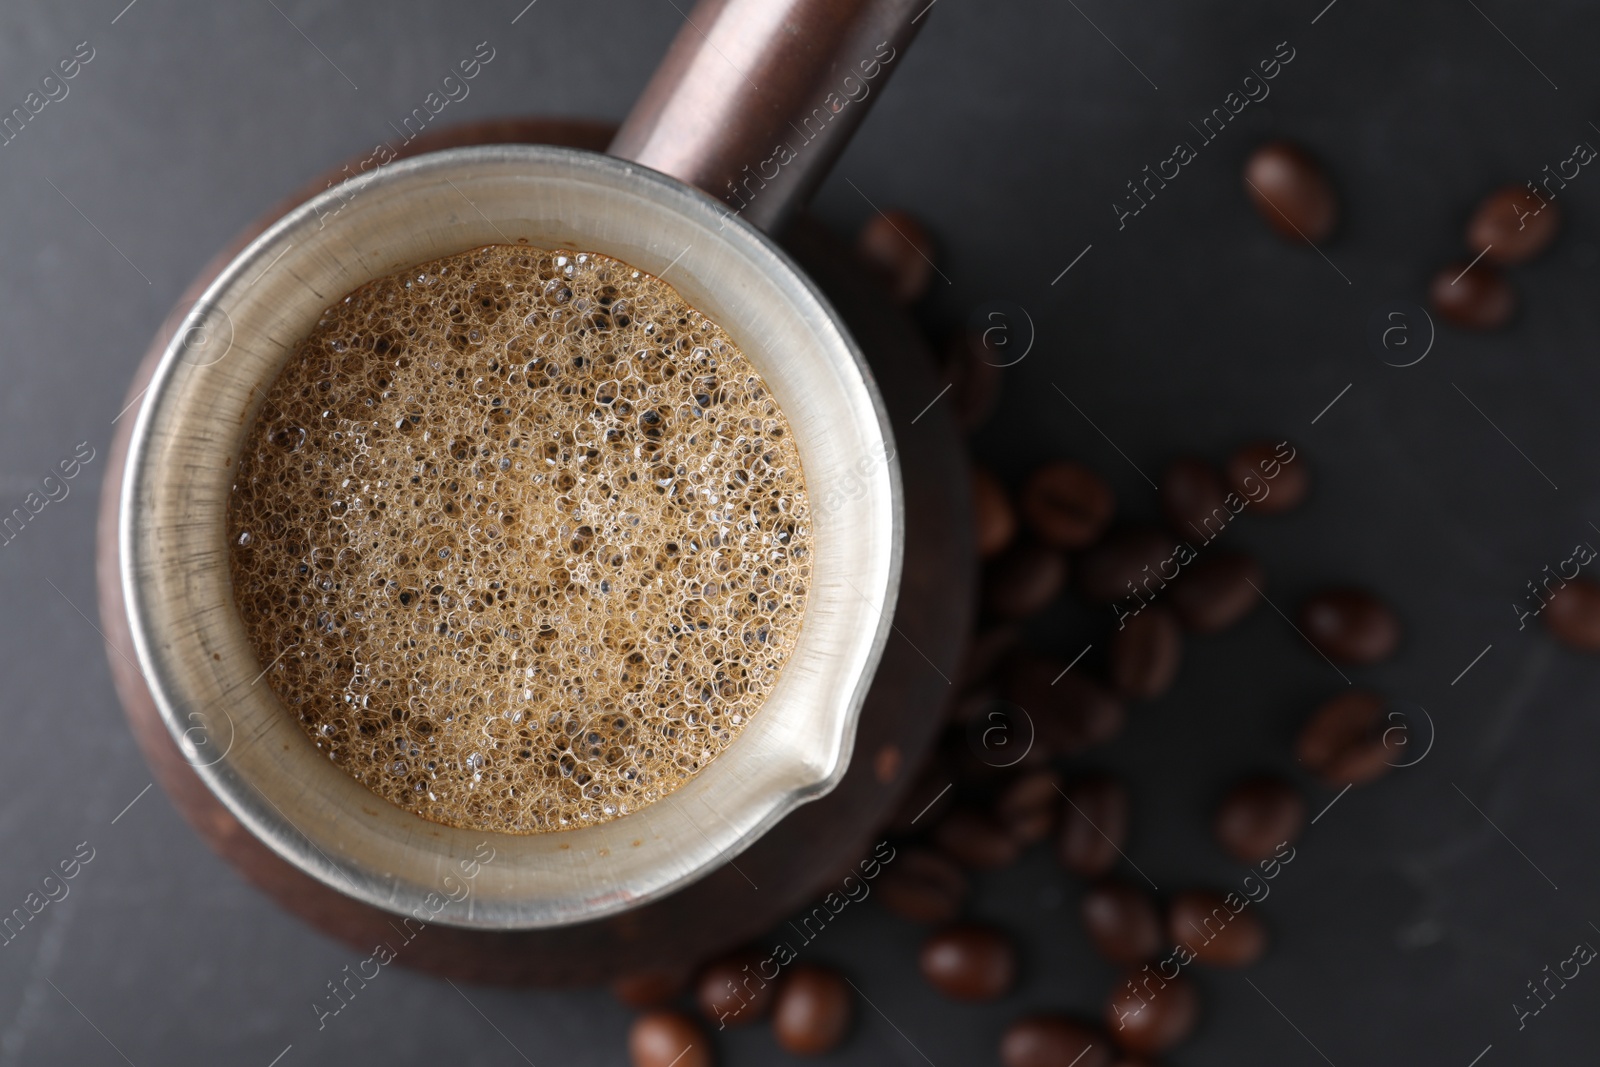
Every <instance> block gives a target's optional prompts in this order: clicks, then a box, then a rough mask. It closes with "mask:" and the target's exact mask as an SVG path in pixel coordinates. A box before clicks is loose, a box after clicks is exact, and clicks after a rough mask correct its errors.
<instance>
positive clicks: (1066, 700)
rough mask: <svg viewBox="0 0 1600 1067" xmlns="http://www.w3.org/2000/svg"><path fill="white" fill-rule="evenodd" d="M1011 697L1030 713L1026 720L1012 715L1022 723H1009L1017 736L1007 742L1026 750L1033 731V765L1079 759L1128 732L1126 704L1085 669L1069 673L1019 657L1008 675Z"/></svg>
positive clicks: (1007, 690)
mask: <svg viewBox="0 0 1600 1067" xmlns="http://www.w3.org/2000/svg"><path fill="white" fill-rule="evenodd" d="M1005 695H1006V698H1007V699H1008V700H1010V701H1011V702H1012V703H1013V704H1015V705H1016V706H1017V707H1019V708H1021V709H1022V710H1023V711H1024V712H1026V713H1027V714H1026V717H1021V716H1016V714H1015V712H1012V716H1013V717H1017V718H1019V719H1020V720H1021V721H1019V722H1016V723H1012V722H1009V721H1005V722H1004V725H1005V726H1007V728H1008V729H1009V730H1010V731H1011V733H1012V734H1015V735H1016V736H1015V740H1013V738H1012V737H1011V736H1007V737H1006V739H1005V740H1006V742H1007V743H1008V744H1010V743H1017V742H1021V743H1024V744H1026V743H1027V742H1028V740H1029V739H1028V738H1027V737H1026V736H1025V734H1026V731H1027V728H1028V727H1029V726H1031V727H1032V729H1033V737H1032V739H1031V740H1032V747H1031V749H1030V750H1029V753H1028V758H1029V759H1030V760H1031V761H1033V762H1042V761H1044V760H1048V759H1050V758H1051V757H1054V756H1070V755H1074V754H1076V753H1078V752H1081V751H1083V750H1084V749H1086V748H1089V747H1091V746H1093V745H1097V744H1100V743H1102V742H1105V741H1109V740H1110V739H1111V738H1113V737H1115V736H1116V735H1117V734H1118V733H1119V732H1120V731H1121V729H1122V721H1123V717H1124V715H1123V707H1122V701H1120V700H1118V699H1117V698H1116V697H1115V696H1114V695H1112V693H1111V692H1110V691H1109V690H1107V689H1106V688H1105V687H1104V686H1102V685H1101V684H1100V683H1099V682H1096V681H1094V680H1093V679H1091V678H1090V677H1089V676H1088V675H1087V674H1085V673H1084V672H1083V669H1082V668H1081V667H1075V668H1073V669H1072V670H1067V664H1066V663H1063V662H1059V661H1056V660H1053V659H1040V658H1038V657H1035V656H1025V657H1018V659H1017V660H1016V662H1014V663H1013V664H1011V666H1010V668H1009V669H1008V670H1007V672H1006V684H1005ZM1009 759H1010V757H1008V762H1009Z"/></svg>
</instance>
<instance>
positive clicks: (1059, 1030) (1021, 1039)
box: [1000, 1015, 1111, 1067]
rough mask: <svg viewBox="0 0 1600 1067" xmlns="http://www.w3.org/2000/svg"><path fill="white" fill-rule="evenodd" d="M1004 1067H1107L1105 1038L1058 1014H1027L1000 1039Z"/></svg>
mask: <svg viewBox="0 0 1600 1067" xmlns="http://www.w3.org/2000/svg"><path fill="white" fill-rule="evenodd" d="M1000 1062H1001V1063H1002V1064H1004V1065H1005V1067H1109V1064H1110V1063H1111V1052H1110V1050H1109V1049H1107V1048H1106V1043H1105V1039H1104V1038H1102V1037H1101V1036H1100V1035H1099V1034H1097V1033H1095V1032H1094V1031H1093V1030H1092V1029H1090V1028H1089V1027H1087V1026H1084V1025H1082V1024H1081V1023H1076V1022H1073V1021H1072V1020H1071V1019H1064V1018H1062V1017H1061V1016H1059V1015H1026V1016H1023V1017H1022V1018H1020V1019H1018V1020H1017V1021H1016V1022H1014V1023H1012V1024H1011V1025H1010V1026H1008V1027H1006V1032H1005V1033H1004V1034H1003V1035H1001V1037H1000Z"/></svg>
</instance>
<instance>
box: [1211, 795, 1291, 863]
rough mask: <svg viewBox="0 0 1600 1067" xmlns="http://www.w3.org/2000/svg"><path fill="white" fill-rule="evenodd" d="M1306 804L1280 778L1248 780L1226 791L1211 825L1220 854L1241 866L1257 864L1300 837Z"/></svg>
mask: <svg viewBox="0 0 1600 1067" xmlns="http://www.w3.org/2000/svg"><path fill="white" fill-rule="evenodd" d="M1305 824H1306V802H1305V799H1304V798H1303V797H1302V796H1301V795H1300V791H1299V790H1298V789H1296V788H1295V787H1294V786H1292V785H1290V784H1289V783H1288V782H1286V781H1284V780H1283V779H1282V778H1267V777H1261V778H1250V779H1247V780H1246V781H1243V782H1240V783H1239V784H1238V785H1236V786H1234V787H1233V788H1232V789H1230V790H1228V794H1227V796H1225V797H1223V798H1222V803H1221V804H1220V805H1219V806H1218V807H1217V818H1216V821H1215V822H1214V823H1213V824H1212V826H1213V829H1214V831H1215V832H1216V835H1217V841H1218V843H1219V844H1221V845H1222V848H1223V851H1225V852H1227V853H1228V855H1230V856H1232V857H1233V858H1234V859H1236V860H1238V861H1239V862H1240V863H1260V862H1261V861H1262V860H1264V859H1266V858H1267V857H1269V856H1271V855H1272V854H1273V853H1274V852H1275V851H1276V850H1277V847H1278V846H1279V845H1280V844H1283V843H1284V842H1286V841H1293V840H1294V839H1295V838H1297V837H1299V836H1300V831H1301V830H1302V829H1304V828H1305Z"/></svg>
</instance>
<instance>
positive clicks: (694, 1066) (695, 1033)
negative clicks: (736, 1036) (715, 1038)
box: [628, 1011, 711, 1067]
mask: <svg viewBox="0 0 1600 1067" xmlns="http://www.w3.org/2000/svg"><path fill="white" fill-rule="evenodd" d="M628 1058H629V1059H630V1060H632V1061H633V1067H711V1041H710V1039H709V1038H707V1037H706V1035H705V1033H704V1031H702V1030H701V1029H700V1027H699V1025H698V1024H697V1023H696V1022H695V1021H694V1020H693V1019H691V1018H689V1017H688V1016H687V1015H684V1014H682V1013H681V1012H676V1011H655V1012H651V1013H650V1014H649V1015H641V1016H639V1017H638V1018H637V1019H635V1020H634V1021H633V1027H632V1028H631V1029H630V1030H629V1031H628Z"/></svg>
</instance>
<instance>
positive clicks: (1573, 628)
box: [1541, 578, 1600, 652]
mask: <svg viewBox="0 0 1600 1067" xmlns="http://www.w3.org/2000/svg"><path fill="white" fill-rule="evenodd" d="M1541 614H1543V616H1544V624H1545V626H1546V627H1547V628H1548V629H1549V630H1550V632H1551V633H1552V634H1554V635H1555V637H1556V639H1557V640H1560V641H1564V642H1565V643H1567V644H1569V645H1571V646H1572V647H1573V648H1581V649H1583V650H1584V651H1585V652H1600V583H1596V582H1593V581H1591V580H1590V579H1588V578H1575V579H1573V580H1572V581H1570V582H1568V583H1567V584H1566V585H1565V586H1563V587H1561V588H1560V589H1557V590H1556V591H1555V593H1554V594H1553V595H1552V596H1551V597H1550V602H1549V603H1548V604H1546V605H1545V606H1544V611H1543V612H1542V613H1541Z"/></svg>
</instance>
